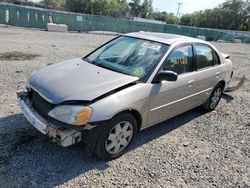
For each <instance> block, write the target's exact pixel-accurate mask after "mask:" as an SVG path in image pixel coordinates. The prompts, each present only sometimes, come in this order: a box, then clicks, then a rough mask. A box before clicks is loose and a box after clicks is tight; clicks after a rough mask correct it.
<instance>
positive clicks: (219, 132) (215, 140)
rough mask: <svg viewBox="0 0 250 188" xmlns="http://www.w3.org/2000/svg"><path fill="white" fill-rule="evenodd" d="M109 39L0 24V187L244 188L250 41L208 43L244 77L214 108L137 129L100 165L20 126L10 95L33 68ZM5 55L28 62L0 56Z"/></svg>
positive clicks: (247, 180) (77, 149)
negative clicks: (125, 148) (121, 150)
mask: <svg viewBox="0 0 250 188" xmlns="http://www.w3.org/2000/svg"><path fill="white" fill-rule="evenodd" d="M112 37H113V36H108V35H94V34H82V33H48V32H45V31H37V30H25V29H17V28H5V27H0V44H1V45H0V187H54V186H58V187H73V186H74V187H85V186H86V187H154V188H155V187H183V188H185V187H250V82H249V79H250V45H249V44H232V43H214V44H215V46H217V47H218V48H219V49H220V50H221V51H223V52H225V53H228V54H231V59H232V60H233V61H234V69H235V71H236V76H237V78H239V77H240V76H242V75H244V74H245V75H246V77H247V81H246V83H245V84H244V86H243V87H242V88H241V89H240V90H238V91H235V92H232V93H228V94H227V95H226V94H225V95H224V96H223V99H222V101H221V103H220V105H219V106H218V107H217V109H216V111H213V112H211V113H205V112H204V111H202V110H201V109H200V108H197V109H194V110H191V111H189V112H186V113H184V114H182V115H180V116H178V117H175V118H173V119H170V120H168V121H166V122H164V123H161V124H159V125H157V126H154V127H152V128H149V129H147V130H145V131H142V132H140V133H139V134H138V138H137V139H136V141H135V142H134V144H133V145H132V149H131V150H130V151H129V152H128V153H126V154H125V155H123V156H122V157H120V158H118V159H116V160H113V161H110V162H104V161H100V160H98V159H97V158H95V157H94V156H93V155H92V154H90V153H89V152H88V151H87V150H86V148H85V146H84V145H83V144H78V145H75V146H71V147H68V148H61V147H59V146H56V145H55V144H53V143H52V142H50V141H49V140H48V139H47V137H46V136H43V135H42V134H40V133H39V132H38V131H37V130H36V129H35V128H33V126H32V125H31V124H29V123H28V122H27V121H26V119H25V118H24V116H23V115H22V114H20V110H19V108H18V106H17V104H16V91H18V90H21V89H24V88H25V83H26V80H27V78H28V77H29V75H30V74H31V73H32V72H33V71H35V70H36V69H38V68H40V67H42V66H45V65H47V64H48V63H54V62H59V61H62V60H66V59H70V58H75V57H81V56H83V55H85V54H87V53H88V52H90V51H91V50H93V49H94V48H96V47H97V46H99V45H101V44H102V43H104V42H106V41H107V40H109V39H111V38H112ZM7 52H8V53H10V52H14V53H12V54H16V53H17V52H22V53H29V55H30V56H31V57H32V58H34V59H32V58H31V60H23V59H25V58H23V59H22V60H17V59H11V60H10V61H8V59H1V54H4V53H7ZM17 54H20V53H17ZM30 56H29V57H30Z"/></svg>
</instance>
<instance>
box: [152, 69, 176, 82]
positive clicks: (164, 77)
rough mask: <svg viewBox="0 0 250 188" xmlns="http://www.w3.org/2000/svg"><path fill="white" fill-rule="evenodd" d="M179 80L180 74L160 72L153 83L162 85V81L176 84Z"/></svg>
mask: <svg viewBox="0 0 250 188" xmlns="http://www.w3.org/2000/svg"><path fill="white" fill-rule="evenodd" d="M177 79H178V74H177V73H176V72H173V71H160V72H158V73H157V75H156V76H155V78H154V79H153V83H160V82H161V81H164V80H165V81H170V82H174V81H176V80H177Z"/></svg>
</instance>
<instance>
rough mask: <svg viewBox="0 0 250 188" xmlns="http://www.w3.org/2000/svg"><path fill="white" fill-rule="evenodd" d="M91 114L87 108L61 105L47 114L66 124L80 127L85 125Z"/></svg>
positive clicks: (90, 110)
mask: <svg viewBox="0 0 250 188" xmlns="http://www.w3.org/2000/svg"><path fill="white" fill-rule="evenodd" d="M91 113H92V108H90V107H88V106H76V105H61V106H57V107H55V108H54V109H53V110H51V111H50V112H49V116H50V117H52V118H55V119H57V120H59V121H62V122H64V123H67V124H71V125H76V126H81V125H85V124H87V122H88V120H89V118H90V116H91Z"/></svg>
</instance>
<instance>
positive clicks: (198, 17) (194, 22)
mask: <svg viewBox="0 0 250 188" xmlns="http://www.w3.org/2000/svg"><path fill="white" fill-rule="evenodd" d="M181 24H182V25H190V26H197V27H209V28H219V29H233V30H246V31H249V30H250V2H249V1H243V0H228V1H226V2H225V3H222V4H221V5H219V6H218V7H217V8H214V9H207V10H204V11H199V12H194V13H192V14H186V15H183V16H182V17H181Z"/></svg>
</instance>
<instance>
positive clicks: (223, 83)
mask: <svg viewBox="0 0 250 188" xmlns="http://www.w3.org/2000/svg"><path fill="white" fill-rule="evenodd" d="M218 84H221V85H222V86H223V91H224V90H225V87H226V82H225V81H224V80H221V81H219V82H218ZM218 84H217V85H218Z"/></svg>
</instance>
